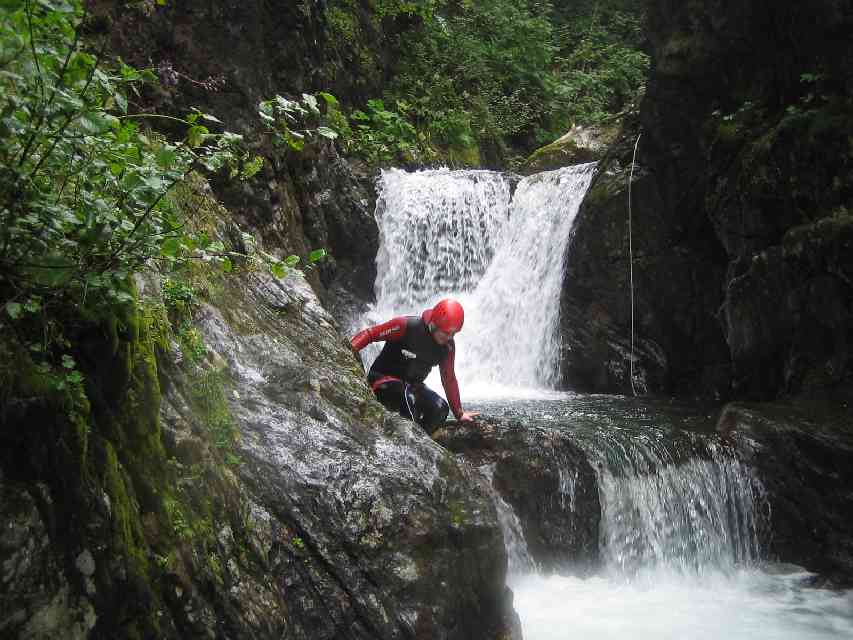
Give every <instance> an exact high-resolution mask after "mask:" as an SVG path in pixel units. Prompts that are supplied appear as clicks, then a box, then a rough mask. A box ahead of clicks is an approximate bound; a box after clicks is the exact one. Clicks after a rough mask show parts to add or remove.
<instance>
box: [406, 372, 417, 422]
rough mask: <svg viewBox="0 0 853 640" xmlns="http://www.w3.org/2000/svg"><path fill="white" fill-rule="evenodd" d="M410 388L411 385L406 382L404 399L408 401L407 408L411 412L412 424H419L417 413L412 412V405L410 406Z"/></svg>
mask: <svg viewBox="0 0 853 640" xmlns="http://www.w3.org/2000/svg"><path fill="white" fill-rule="evenodd" d="M409 388H410V385H409V383H408V382H404V383H403V399H404V400H405V401H406V408H407V409H408V410H409V415H410V416H412V422H414V423H415V424H417V423H418V421H417V420H415V412H414V411H412V405H410V404H409Z"/></svg>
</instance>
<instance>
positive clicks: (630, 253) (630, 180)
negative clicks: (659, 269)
mask: <svg viewBox="0 0 853 640" xmlns="http://www.w3.org/2000/svg"><path fill="white" fill-rule="evenodd" d="M642 137H643V134H642V133H641V134H639V135H638V136H637V141H636V142H635V143H634V157H633V158H631V175H630V177H629V178H628V264H629V266H630V272H631V391H633V393H634V396H637V395H639V394H638V393H637V387H636V386H635V385H634V242H633V233H632V227H631V225H632V213H631V183H633V182H634V165H635V164H636V162H637V147H638V146H639V145H640V138H642Z"/></svg>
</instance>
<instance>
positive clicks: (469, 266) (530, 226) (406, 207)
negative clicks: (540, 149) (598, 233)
mask: <svg viewBox="0 0 853 640" xmlns="http://www.w3.org/2000/svg"><path fill="white" fill-rule="evenodd" d="M594 168H595V165H594V164H586V165H578V166H575V167H567V168H564V169H560V170H557V171H548V172H544V173H539V174H536V175H534V176H531V177H528V178H524V179H522V180H521V181H520V182H519V183H518V185H517V187H516V189H515V193H514V194H513V195H512V197H510V195H511V184H510V181H509V179H508V178H507V177H506V176H505V175H502V174H498V173H493V172H487V171H448V170H433V171H418V172H414V173H407V172H403V171H398V170H391V171H385V172H383V174H382V176H381V178H380V181H379V189H380V192H381V195H380V198H379V201H378V205H377V221H378V223H379V229H380V249H379V254H378V256H377V274H378V275H377V281H376V295H377V301H376V304H375V306H374V308H373V309H372V310H371V311H370V313H369V314H368V318H367V321H368V322H381V321H383V320H386V319H388V318H389V317H392V316H393V315H401V314H406V313H409V314H418V313H420V312H421V311H422V310H423V309H424V308H426V307H428V306H430V305H431V304H433V303H435V302H436V301H437V300H439V299H440V298H442V297H446V296H453V297H456V298H458V299H459V300H460V301H461V302H462V304H463V305H464V307H465V315H466V320H465V328H464V329H463V331H462V332H461V333H460V334H459V335H458V336H457V339H456V343H457V360H456V362H457V375H458V377H459V379H460V383H461V385H462V389H463V393H466V391H467V393H468V395H471V392H472V391H474V390H476V392H477V395H488V394H489V392H491V393H492V394H493V393H494V392H495V390H500V392H504V393H505V391H506V388H507V387H512V388H522V389H523V388H551V387H553V385H554V382H555V380H556V369H557V358H558V352H559V336H558V333H557V327H558V322H557V320H558V313H559V296H560V287H561V285H562V274H563V262H564V258H565V252H566V245H567V244H568V241H569V237H570V234H571V230H572V224H573V222H574V219H575V216H576V215H577V212H578V209H579V207H580V203H581V201H582V199H583V196H584V194H585V193H586V190H587V189H588V188H589V184H590V182H591V180H592V176H593V173H594Z"/></svg>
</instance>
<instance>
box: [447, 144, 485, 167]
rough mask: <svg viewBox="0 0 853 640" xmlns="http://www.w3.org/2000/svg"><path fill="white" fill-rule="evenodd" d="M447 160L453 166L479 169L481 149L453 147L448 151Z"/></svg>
mask: <svg viewBox="0 0 853 640" xmlns="http://www.w3.org/2000/svg"><path fill="white" fill-rule="evenodd" d="M447 158H448V160H449V161H450V163H451V164H455V165H462V166H465V167H478V166H480V147H478V146H477V145H469V146H466V147H451V148H450V149H448V150H447Z"/></svg>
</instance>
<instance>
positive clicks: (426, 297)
mask: <svg viewBox="0 0 853 640" xmlns="http://www.w3.org/2000/svg"><path fill="white" fill-rule="evenodd" d="M378 186H379V199H378V200H377V203H376V218H377V221H378V222H379V238H380V242H379V253H378V255H377V257H376V262H377V266H378V269H377V278H376V286H375V289H376V298H377V305H376V306H377V309H379V310H382V311H383V312H385V313H388V314H394V313H398V314H399V313H402V312H408V313H413V314H416V313H419V312H420V311H422V310H423V308H425V307H427V306H429V305H430V304H432V303H434V302H436V299H437V298H438V297H440V296H442V295H448V294H455V295H458V294H460V293H464V292H470V291H473V290H474V288H475V287H476V286H477V283H478V282H479V281H480V279H481V278H482V276H483V274H484V273H485V271H486V268H487V267H488V265H489V263H490V262H491V260H492V257H493V256H494V253H495V247H496V244H497V243H498V241H499V237H500V233H501V231H502V229H503V227H504V225H505V224H506V221H507V219H508V218H509V206H510V200H511V184H510V181H509V180H508V178H507V177H506V176H505V175H504V174H500V173H495V172H492V171H449V170H447V169H440V170H431V171H417V172H413V173H408V172H406V171H400V170H398V169H390V170H387V171H383V172H382V174H381V176H380V178H379V185H378Z"/></svg>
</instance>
